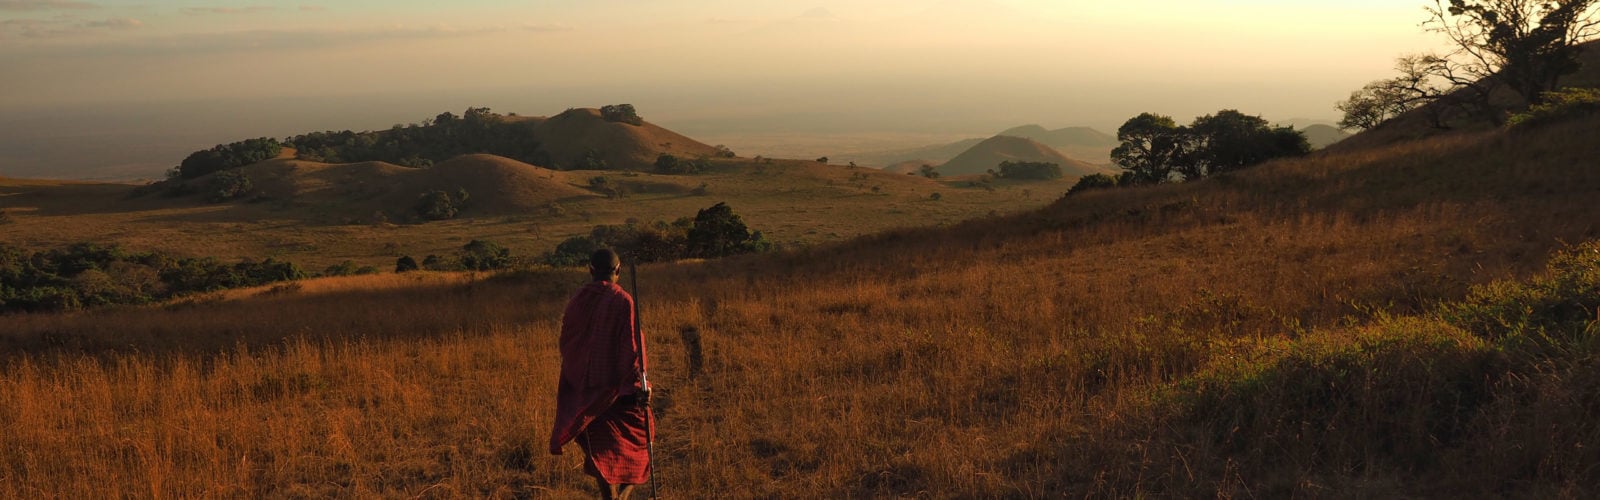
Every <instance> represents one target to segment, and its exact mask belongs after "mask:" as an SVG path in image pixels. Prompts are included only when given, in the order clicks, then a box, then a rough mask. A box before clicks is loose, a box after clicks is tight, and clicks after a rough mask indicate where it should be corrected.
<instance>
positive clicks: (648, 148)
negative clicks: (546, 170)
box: [507, 108, 717, 170]
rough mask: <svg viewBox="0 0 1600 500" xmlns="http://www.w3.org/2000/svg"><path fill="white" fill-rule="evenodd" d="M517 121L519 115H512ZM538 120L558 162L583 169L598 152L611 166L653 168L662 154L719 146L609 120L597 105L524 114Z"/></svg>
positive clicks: (710, 152) (687, 154) (543, 146)
mask: <svg viewBox="0 0 1600 500" xmlns="http://www.w3.org/2000/svg"><path fill="white" fill-rule="evenodd" d="M507 119H508V120H512V121H518V120H519V119H518V118H507ZM521 120H526V121H530V122H532V123H534V133H533V139H534V140H536V141H538V142H539V144H540V150H541V151H542V152H544V153H546V154H548V155H549V158H551V159H552V160H553V161H554V162H556V165H550V166H560V167H563V168H567V169H571V168H579V167H578V166H579V165H581V164H582V163H583V161H584V159H585V157H586V156H589V155H591V154H592V155H594V156H595V157H596V158H598V159H599V160H601V161H604V162H605V165H606V168H607V169H610V170H649V169H650V168H651V166H652V165H654V163H655V161H656V157H657V156H659V155H661V154H670V155H674V156H678V157H682V158H701V157H711V156H715V155H716V154H717V149H716V148H714V147H712V146H709V145H706V144H704V143H701V142H699V141H696V140H694V139H691V138H689V137H687V136H684V135H683V134H679V133H677V132H673V131H671V130H667V129H665V128H661V127H659V126H657V125H655V124H653V123H650V122H648V121H646V122H643V123H642V124H640V125H633V124H628V123H622V122H613V121H607V120H606V119H604V118H602V117H601V115H600V110H598V109H594V108H575V109H569V110H567V111H565V112H562V113H561V114H558V115H555V116H552V117H549V118H522V119H521Z"/></svg>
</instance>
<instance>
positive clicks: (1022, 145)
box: [939, 135, 1106, 177]
mask: <svg viewBox="0 0 1600 500" xmlns="http://www.w3.org/2000/svg"><path fill="white" fill-rule="evenodd" d="M1005 161H1011V162H1046V163H1054V164H1057V165H1060V166H1061V174H1062V175H1063V176H1065V177H1082V176H1085V175H1089V174H1096V173H1104V172H1105V171H1106V170H1105V169H1103V168H1101V167H1097V166H1095V165H1093V164H1090V163H1088V162H1084V161H1079V160H1074V159H1072V158H1068V157H1067V156H1066V155H1064V154H1061V152H1060V151H1056V150H1055V149H1053V148H1051V147H1050V146H1046V145H1044V144H1040V143H1039V142H1037V141H1034V140H1032V139H1027V138H1023V137H1012V136H1007V135H997V136H994V137H990V138H989V139H986V140H984V141H983V142H980V143H978V144H977V145H976V146H973V147H972V148H970V149H968V150H966V151H965V152H963V153H961V154H959V155H956V157H955V158H952V159H951V160H950V161H948V162H945V163H944V164H943V165H940V166H939V173H941V174H943V175H968V174H981V173H984V172H987V171H989V170H991V169H996V168H999V165H1000V162H1005Z"/></svg>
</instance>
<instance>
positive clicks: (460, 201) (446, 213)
mask: <svg viewBox="0 0 1600 500" xmlns="http://www.w3.org/2000/svg"><path fill="white" fill-rule="evenodd" d="M469 199H471V194H470V193H467V190H466V189H464V188H463V189H457V190H456V194H455V196H454V197H451V196H450V193H447V192H444V191H441V190H437V189H435V190H431V191H427V192H424V193H422V194H421V195H419V196H417V203H416V205H413V206H412V207H411V210H412V211H413V212H415V213H416V215H417V217H418V218H421V219H422V220H445V219H453V218H455V216H456V214H458V213H461V209H462V208H463V207H465V206H466V204H467V200H469Z"/></svg>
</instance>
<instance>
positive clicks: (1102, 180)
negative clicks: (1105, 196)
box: [1065, 174, 1117, 196]
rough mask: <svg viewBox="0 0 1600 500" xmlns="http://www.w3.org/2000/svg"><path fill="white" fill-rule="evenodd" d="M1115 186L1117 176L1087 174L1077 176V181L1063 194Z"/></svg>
mask: <svg viewBox="0 0 1600 500" xmlns="http://www.w3.org/2000/svg"><path fill="white" fill-rule="evenodd" d="M1114 187H1117V178H1116V177H1112V176H1109V175H1106V174H1089V175H1085V176H1083V177H1079V178H1078V182H1077V183H1076V184H1073V185H1072V188H1071V189H1068V190H1067V194H1066V195H1065V196H1072V195H1074V194H1078V193H1082V192H1084V191H1089V190H1093V189H1107V188H1114Z"/></svg>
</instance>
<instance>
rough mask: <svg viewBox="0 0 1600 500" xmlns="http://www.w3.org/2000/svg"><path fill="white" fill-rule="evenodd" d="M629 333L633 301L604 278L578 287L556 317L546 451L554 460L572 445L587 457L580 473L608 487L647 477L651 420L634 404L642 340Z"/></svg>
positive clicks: (640, 364) (644, 411)
mask: <svg viewBox="0 0 1600 500" xmlns="http://www.w3.org/2000/svg"><path fill="white" fill-rule="evenodd" d="M633 328H634V318H633V297H632V296H630V295H628V292H626V291H624V290H623V289H622V287H620V286H617V284H616V283H612V282H609V281H597V282H593V283H589V284H588V285H584V287H583V288H580V289H578V292H577V293H575V294H573V296H572V300H571V301H569V302H567V309H566V312H565V313H564V314H563V315H562V318H561V380H560V382H559V386H558V387H557V390H556V420H555V426H554V427H553V428H552V429H551V431H550V453H551V454H555V455H560V454H561V447H562V446H565V445H566V444H567V443H569V442H572V441H574V440H577V441H578V445H579V447H581V448H583V450H584V453H585V455H587V456H588V459H587V460H585V463H584V469H585V470H587V471H588V472H589V473H590V474H591V475H595V476H596V477H600V478H602V479H604V480H605V481H606V482H607V483H610V484H624V483H626V484H640V483H644V482H645V481H646V480H648V478H649V475H648V474H649V472H648V470H649V451H648V446H649V437H650V436H651V435H652V434H651V432H652V431H653V430H654V429H653V428H652V426H653V424H654V422H652V421H651V420H652V419H651V418H650V415H649V411H648V410H645V409H642V408H637V407H636V406H637V405H635V404H634V403H633V402H632V401H633V400H634V398H633V395H634V393H636V392H637V391H638V390H639V374H640V373H641V372H642V371H643V369H644V367H645V366H644V364H643V361H644V352H645V347H644V341H643V337H642V336H639V335H637V334H636V333H635V332H634V329H633ZM619 399H621V400H620V401H619Z"/></svg>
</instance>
